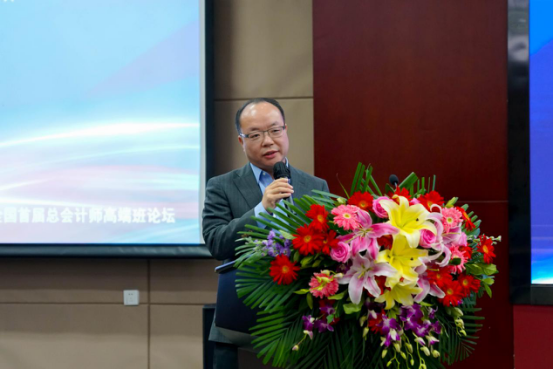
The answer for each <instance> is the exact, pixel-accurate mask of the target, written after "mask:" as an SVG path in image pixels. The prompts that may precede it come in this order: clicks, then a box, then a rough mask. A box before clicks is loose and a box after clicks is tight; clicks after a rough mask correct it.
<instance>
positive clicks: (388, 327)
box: [377, 315, 400, 347]
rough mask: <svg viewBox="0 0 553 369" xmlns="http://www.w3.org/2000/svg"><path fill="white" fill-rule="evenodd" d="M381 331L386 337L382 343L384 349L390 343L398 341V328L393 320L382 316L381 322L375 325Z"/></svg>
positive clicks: (397, 324)
mask: <svg viewBox="0 0 553 369" xmlns="http://www.w3.org/2000/svg"><path fill="white" fill-rule="evenodd" d="M377 326H378V327H380V328H381V329H382V333H383V334H385V335H386V339H385V341H384V342H383V343H384V345H385V346H386V347H389V346H390V344H391V343H392V341H399V339H400V334H399V330H400V326H399V323H398V322H397V320H395V319H394V318H388V317H387V316H386V315H382V320H381V321H380V323H378V324H377Z"/></svg>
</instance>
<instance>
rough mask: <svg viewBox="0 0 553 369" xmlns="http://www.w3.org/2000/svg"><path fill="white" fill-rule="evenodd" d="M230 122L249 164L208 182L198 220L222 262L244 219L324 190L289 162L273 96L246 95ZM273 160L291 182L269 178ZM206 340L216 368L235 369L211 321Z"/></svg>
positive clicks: (230, 254) (231, 253)
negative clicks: (211, 346)
mask: <svg viewBox="0 0 553 369" xmlns="http://www.w3.org/2000/svg"><path fill="white" fill-rule="evenodd" d="M235 124H236V130H237V131H238V142H239V143H240V145H241V146H242V149H243V150H244V153H245V154H246V157H247V158H248V161H249V163H248V164H246V165H245V166H244V167H242V168H240V169H236V170H234V171H231V172H229V173H227V174H223V175H221V176H218V177H214V178H212V179H210V180H209V181H208V183H207V188H206V198H205V206H204V211H203V224H202V226H203V236H204V240H205V243H206V246H207V248H208V249H209V251H210V252H211V254H212V255H213V257H214V258H215V259H218V260H224V261H225V262H228V261H231V260H233V259H234V258H235V248H236V246H237V245H238V244H237V242H236V240H237V239H238V238H240V235H239V234H238V233H237V232H240V231H242V230H244V229H245V226H246V224H252V225H257V224H256V221H255V220H254V219H252V217H253V216H258V215H259V214H260V213H262V212H267V213H270V212H271V211H272V209H274V208H275V207H276V204H277V203H278V202H279V201H280V200H281V199H284V198H288V197H290V196H292V198H300V197H302V196H303V195H306V194H310V193H311V190H314V189H315V190H322V191H328V185H327V183H326V181H324V180H322V179H320V178H317V177H314V176H312V175H309V174H307V173H305V172H302V171H300V170H298V169H296V168H294V167H292V166H290V165H289V163H288V159H287V155H288V127H287V125H286V122H285V118H284V110H283V109H282V107H281V106H280V104H279V103H278V102H277V101H276V100H273V99H267V98H257V99H253V100H249V101H248V102H246V103H245V104H244V105H243V106H242V107H241V108H240V109H239V110H238V112H237V113H236V119H235ZM278 162H282V163H285V164H286V165H287V166H288V168H289V169H290V177H291V178H290V183H289V181H288V180H287V179H285V178H281V179H278V180H274V179H273V167H274V165H275V164H276V163H278ZM209 339H210V340H211V341H215V342H216V349H215V358H214V364H215V368H237V354H236V347H235V346H232V345H229V344H230V343H231V341H230V340H228V339H227V338H226V337H225V336H224V335H223V334H222V333H221V331H219V330H218V329H217V327H215V325H213V326H212V329H211V332H210V336H209Z"/></svg>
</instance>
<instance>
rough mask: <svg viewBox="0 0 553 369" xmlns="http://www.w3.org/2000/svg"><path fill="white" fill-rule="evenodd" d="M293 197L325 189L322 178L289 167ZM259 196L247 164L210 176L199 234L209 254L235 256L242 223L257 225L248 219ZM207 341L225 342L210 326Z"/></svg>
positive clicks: (243, 227)
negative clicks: (201, 234) (201, 232)
mask: <svg viewBox="0 0 553 369" xmlns="http://www.w3.org/2000/svg"><path fill="white" fill-rule="evenodd" d="M290 176H291V184H292V186H293V187H294V195H293V197H294V198H301V197H302V196H304V195H309V194H311V190H321V191H328V185H327V183H326V181H325V180H323V179H320V178H317V177H314V176H312V175H310V174H307V173H305V172H302V171H301V170H299V169H296V168H293V167H292V166H290ZM262 197H263V195H262V193H261V190H260V188H259V185H258V184H257V180H256V179H255V177H254V174H253V171H252V168H251V166H250V164H249V163H248V164H246V165H245V166H243V167H242V168H240V169H236V170H233V171H232V172H229V173H226V174H223V175H221V176H217V177H213V178H211V179H210V180H209V181H208V182H207V187H206V194H205V204H204V211H203V222H202V228H203V236H204V240H205V244H206V246H207V248H208V250H209V251H210V252H211V255H213V257H214V258H215V259H217V260H224V261H225V262H228V261H232V260H234V259H235V252H234V250H235V248H236V246H238V245H239V244H238V243H237V242H236V240H237V239H238V238H240V235H238V233H237V232H239V231H243V230H244V229H245V226H246V224H252V225H257V223H256V221H255V220H253V219H252V216H254V215H255V212H254V208H255V207H256V206H257V204H259V203H260V202H261V199H262ZM209 339H210V340H212V341H217V342H226V343H234V342H231V341H229V340H228V339H227V338H226V337H225V336H224V335H222V334H221V331H220V330H218V329H217V328H216V327H215V326H212V329H211V332H210V337H209Z"/></svg>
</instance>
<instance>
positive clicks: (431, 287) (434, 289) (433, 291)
mask: <svg viewBox="0 0 553 369" xmlns="http://www.w3.org/2000/svg"><path fill="white" fill-rule="evenodd" d="M415 272H417V273H418V274H419V280H418V282H417V284H418V285H419V287H420V288H422V291H421V292H420V293H419V294H418V295H417V296H415V302H417V303H419V302H421V301H422V300H424V299H425V298H426V296H427V295H428V294H430V295H432V296H436V297H437V298H439V299H441V298H443V297H444V296H445V292H444V291H442V290H441V289H440V287H438V286H437V285H436V284H434V283H430V280H429V279H428V274H426V265H424V264H423V265H421V266H419V267H417V268H415Z"/></svg>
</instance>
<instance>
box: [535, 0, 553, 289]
mask: <svg viewBox="0 0 553 369" xmlns="http://www.w3.org/2000/svg"><path fill="white" fill-rule="evenodd" d="M552 18H553V2H551V1H550V0H532V1H531V2H530V185H531V188H530V196H531V231H532V283H536V284H553V188H552V185H553V164H552V160H553V68H552V66H553V27H551V19H552Z"/></svg>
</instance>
